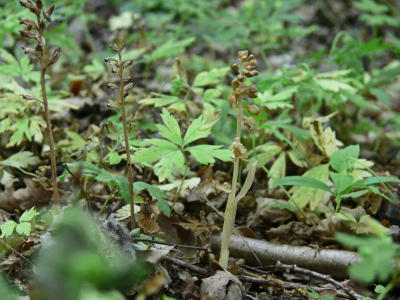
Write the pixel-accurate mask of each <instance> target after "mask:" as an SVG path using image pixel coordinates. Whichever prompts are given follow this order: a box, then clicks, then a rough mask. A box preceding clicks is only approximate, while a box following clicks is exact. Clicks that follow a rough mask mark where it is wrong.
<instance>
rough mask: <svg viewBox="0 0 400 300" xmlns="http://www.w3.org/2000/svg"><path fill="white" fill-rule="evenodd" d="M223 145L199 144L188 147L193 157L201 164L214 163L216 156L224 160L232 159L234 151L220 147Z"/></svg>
mask: <svg viewBox="0 0 400 300" xmlns="http://www.w3.org/2000/svg"><path fill="white" fill-rule="evenodd" d="M221 147H222V146H216V145H197V146H192V147H188V148H186V150H187V151H189V152H190V153H191V154H192V155H193V157H194V158H195V159H196V160H197V161H198V162H199V163H201V164H210V163H214V162H215V159H214V157H216V158H218V159H220V160H222V161H232V151H231V150H229V149H220V148H221Z"/></svg>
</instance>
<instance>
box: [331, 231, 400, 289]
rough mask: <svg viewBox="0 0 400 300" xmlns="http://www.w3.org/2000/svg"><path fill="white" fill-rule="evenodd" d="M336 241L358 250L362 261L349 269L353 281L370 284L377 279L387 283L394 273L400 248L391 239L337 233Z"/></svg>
mask: <svg viewBox="0 0 400 300" xmlns="http://www.w3.org/2000/svg"><path fill="white" fill-rule="evenodd" d="M335 237H336V240H337V241H339V242H340V243H341V244H343V245H345V246H348V247H353V248H357V250H358V253H359V255H360V256H361V258H362V261H361V262H359V263H355V264H353V265H351V266H350V267H349V270H348V271H349V274H350V277H351V278H352V279H355V280H357V281H360V282H362V283H364V284H370V283H372V282H374V281H375V279H376V278H377V279H378V280H379V281H386V280H387V279H388V278H389V277H390V274H391V273H392V271H393V266H394V264H393V260H394V257H395V255H396V252H397V251H398V249H399V246H398V245H396V244H394V243H392V241H391V238H389V237H386V236H385V237H381V238H377V237H356V236H351V235H348V234H344V233H337V234H336V236H335Z"/></svg>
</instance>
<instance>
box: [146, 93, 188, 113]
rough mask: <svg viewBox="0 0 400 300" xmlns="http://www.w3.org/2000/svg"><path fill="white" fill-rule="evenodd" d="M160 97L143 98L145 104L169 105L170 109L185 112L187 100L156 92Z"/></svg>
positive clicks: (155, 105)
mask: <svg viewBox="0 0 400 300" xmlns="http://www.w3.org/2000/svg"><path fill="white" fill-rule="evenodd" d="M155 95H156V96H158V97H154V98H145V99H141V100H140V101H139V103H141V104H143V105H154V107H168V108H169V109H172V110H175V111H179V112H183V111H186V107H185V102H184V101H183V100H182V99H181V98H179V97H177V96H170V95H163V94H155Z"/></svg>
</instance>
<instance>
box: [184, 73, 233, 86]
mask: <svg viewBox="0 0 400 300" xmlns="http://www.w3.org/2000/svg"><path fill="white" fill-rule="evenodd" d="M229 70H230V68H221V69H212V70H211V71H208V72H201V73H199V74H198V75H197V76H196V78H195V79H194V81H193V84H192V86H193V87H201V86H206V85H211V84H217V83H219V82H220V81H221V79H222V78H224V77H225V76H226V74H227V73H228V72H229Z"/></svg>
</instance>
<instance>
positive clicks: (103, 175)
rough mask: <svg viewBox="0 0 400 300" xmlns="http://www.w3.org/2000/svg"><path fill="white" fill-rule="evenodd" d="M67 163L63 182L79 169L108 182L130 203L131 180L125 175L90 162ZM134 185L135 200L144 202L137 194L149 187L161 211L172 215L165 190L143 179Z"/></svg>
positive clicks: (97, 179) (88, 176)
mask: <svg viewBox="0 0 400 300" xmlns="http://www.w3.org/2000/svg"><path fill="white" fill-rule="evenodd" d="M66 165H67V167H68V169H66V170H64V172H63V174H62V175H61V176H60V181H61V182H64V180H65V177H66V176H67V175H68V173H69V172H71V173H73V174H74V173H75V172H77V171H79V172H80V173H81V176H82V177H84V178H93V179H95V180H96V181H98V182H103V183H105V184H107V185H108V187H109V188H110V189H111V190H114V189H117V190H118V195H119V196H121V197H122V198H123V199H124V200H125V201H126V202H127V203H129V204H130V188H129V181H128V179H127V178H126V177H125V176H121V175H117V176H113V175H111V174H110V173H108V172H107V171H106V170H104V169H102V168H99V167H97V166H95V165H94V164H92V163H89V162H72V163H68V164H66ZM133 185H134V191H135V193H136V195H135V200H136V202H137V203H139V202H140V201H142V202H143V200H140V198H139V197H137V194H138V193H140V192H141V191H142V190H144V189H147V190H148V191H149V194H150V195H151V196H152V197H154V198H156V200H157V206H158V208H159V209H160V211H161V212H162V213H163V214H165V215H166V216H169V215H170V213H171V209H170V208H169V206H168V203H167V201H166V200H167V199H168V197H167V195H165V193H164V192H163V191H161V190H160V189H159V188H157V187H156V186H153V185H151V184H148V183H145V182H142V181H136V182H135V183H134V184H133ZM111 196H112V195H110V197H111Z"/></svg>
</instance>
